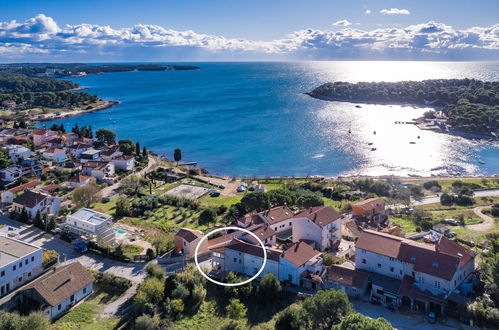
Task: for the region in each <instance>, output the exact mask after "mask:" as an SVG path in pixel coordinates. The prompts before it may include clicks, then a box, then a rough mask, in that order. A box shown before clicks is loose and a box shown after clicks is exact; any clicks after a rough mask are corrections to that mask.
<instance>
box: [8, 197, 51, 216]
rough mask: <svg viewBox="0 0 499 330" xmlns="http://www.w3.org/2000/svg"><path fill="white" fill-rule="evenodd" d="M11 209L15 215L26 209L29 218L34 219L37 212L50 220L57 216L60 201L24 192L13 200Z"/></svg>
mask: <svg viewBox="0 0 499 330" xmlns="http://www.w3.org/2000/svg"><path fill="white" fill-rule="evenodd" d="M12 207H13V209H14V211H15V212H16V213H21V212H22V210H23V209H26V211H27V212H28V216H29V217H30V218H34V217H35V216H36V213H37V212H38V211H40V213H41V214H42V215H43V214H46V215H47V216H48V217H49V218H51V217H53V216H57V215H58V214H59V210H60V208H61V199H60V198H59V197H54V196H50V195H48V194H44V193H41V192H36V191H33V190H26V191H25V192H24V194H22V195H20V196H18V197H16V198H15V199H14V201H13V203H12Z"/></svg>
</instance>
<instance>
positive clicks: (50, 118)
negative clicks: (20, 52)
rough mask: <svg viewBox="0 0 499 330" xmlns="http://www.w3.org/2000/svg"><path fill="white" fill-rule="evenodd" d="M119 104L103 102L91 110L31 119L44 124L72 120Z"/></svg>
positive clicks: (116, 102) (117, 102)
mask: <svg viewBox="0 0 499 330" xmlns="http://www.w3.org/2000/svg"><path fill="white" fill-rule="evenodd" d="M120 103H121V102H119V101H104V103H103V104H101V105H98V106H96V107H93V108H92V109H88V110H75V111H68V112H61V115H60V116H55V115H52V116H51V117H45V118H36V119H33V121H34V122H45V121H56V120H61V119H67V118H72V117H76V116H80V115H84V114H86V113H91V112H97V111H101V110H105V109H109V108H111V107H114V106H115V105H117V104H120Z"/></svg>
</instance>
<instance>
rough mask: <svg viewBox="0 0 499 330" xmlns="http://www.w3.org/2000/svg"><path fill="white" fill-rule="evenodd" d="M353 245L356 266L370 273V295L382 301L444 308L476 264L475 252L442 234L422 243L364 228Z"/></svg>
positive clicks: (440, 309)
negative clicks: (436, 238)
mask: <svg viewBox="0 0 499 330" xmlns="http://www.w3.org/2000/svg"><path fill="white" fill-rule="evenodd" d="M355 248H356V254H355V265H356V268H357V269H363V270H366V271H369V272H371V273H372V274H371V275H370V278H369V281H370V282H371V284H372V290H371V295H373V296H377V297H378V298H379V299H381V301H382V302H384V303H385V304H390V303H395V304H400V303H402V304H404V305H407V306H410V307H415V306H419V307H420V308H423V309H426V310H428V309H431V310H436V311H438V312H440V311H443V309H444V307H445V305H446V301H447V298H448V297H449V295H450V294H451V293H452V292H453V291H454V290H456V289H457V288H459V287H460V285H461V284H462V283H463V282H465V281H467V279H468V277H469V276H470V275H471V273H472V272H473V271H474V267H475V253H474V252H473V251H470V250H468V249H466V248H464V247H462V246H461V245H459V244H457V243H456V242H454V241H451V240H449V239H447V238H445V237H444V236H441V237H440V239H439V240H438V241H437V242H436V243H435V244H425V243H419V242H415V241H412V240H410V239H406V238H401V237H397V236H392V235H389V234H384V233H380V232H376V231H372V230H365V231H363V232H362V233H361V235H360V237H359V239H358V240H357V242H356V244H355Z"/></svg>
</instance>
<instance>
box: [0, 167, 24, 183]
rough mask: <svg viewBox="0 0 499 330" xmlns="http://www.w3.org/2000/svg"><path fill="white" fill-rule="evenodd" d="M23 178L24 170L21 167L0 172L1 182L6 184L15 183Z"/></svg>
mask: <svg viewBox="0 0 499 330" xmlns="http://www.w3.org/2000/svg"><path fill="white" fill-rule="evenodd" d="M22 176H23V171H22V168H21V167H19V166H10V167H7V168H4V169H3V170H0V180H2V181H5V182H14V181H17V180H18V179H20V178H21V177H22Z"/></svg>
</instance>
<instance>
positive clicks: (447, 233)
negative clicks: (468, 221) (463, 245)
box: [445, 231, 457, 238]
mask: <svg viewBox="0 0 499 330" xmlns="http://www.w3.org/2000/svg"><path fill="white" fill-rule="evenodd" d="M456 235H457V234H456V233H455V232H453V231H448V232H446V233H445V237H447V238H453V237H456Z"/></svg>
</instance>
